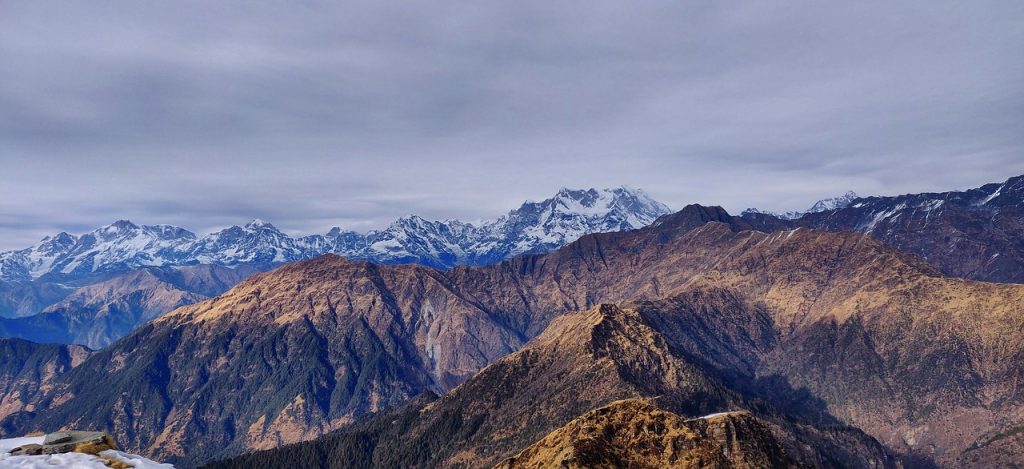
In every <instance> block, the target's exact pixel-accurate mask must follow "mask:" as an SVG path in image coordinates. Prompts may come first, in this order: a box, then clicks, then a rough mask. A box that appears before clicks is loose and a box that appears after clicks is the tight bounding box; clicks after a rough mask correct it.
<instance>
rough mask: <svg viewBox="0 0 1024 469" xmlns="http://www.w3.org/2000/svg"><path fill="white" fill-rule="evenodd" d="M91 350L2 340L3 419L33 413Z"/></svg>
mask: <svg viewBox="0 0 1024 469" xmlns="http://www.w3.org/2000/svg"><path fill="white" fill-rule="evenodd" d="M90 353H91V352H90V351H89V349H87V348H85V347H82V346H78V345H49V344H36V343H33V342H29V341H27V340H21V339H0V395H2V396H3V399H2V400H0V418H4V417H7V416H8V415H10V414H12V413H16V412H20V411H23V410H30V411H31V410H33V408H34V404H33V403H34V402H36V401H37V400H38V399H39V398H40V397H41V395H43V394H45V393H47V392H48V391H50V389H49V388H50V386H52V383H53V382H54V381H56V378H57V377H58V376H60V375H62V374H64V373H66V372H67V371H69V370H71V369H72V368H74V367H76V366H78V365H80V364H81V363H82V362H83V361H85V359H86V358H87V357H88V356H89V354H90Z"/></svg>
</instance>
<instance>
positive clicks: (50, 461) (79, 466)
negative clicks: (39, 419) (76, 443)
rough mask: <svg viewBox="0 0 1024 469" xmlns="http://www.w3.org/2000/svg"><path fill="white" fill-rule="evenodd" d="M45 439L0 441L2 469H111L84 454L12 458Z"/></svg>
mask: <svg viewBox="0 0 1024 469" xmlns="http://www.w3.org/2000/svg"><path fill="white" fill-rule="evenodd" d="M42 443H43V437H41V436H32V437H21V438H7V439H0V469H7V468H12V469H13V468H18V469H53V468H58V467H65V468H74V469H93V468H96V469H109V466H107V464H106V462H105V461H104V460H103V459H101V458H98V457H96V456H93V455H91V454H84V453H63V454H48V455H39V456H11V450H12V449H14V448H17V447H19V446H23V445H27V444H42ZM100 454H101V455H103V456H106V457H109V458H114V459H117V460H120V461H123V462H126V463H128V464H131V465H132V466H133V467H135V468H136V469H173V468H174V466H172V465H170V464H161V463H158V462H155V461H151V460H149V459H146V458H144V457H142V456H137V455H134V454H128V453H124V452H121V451H114V450H107V451H103V452H101V453H100Z"/></svg>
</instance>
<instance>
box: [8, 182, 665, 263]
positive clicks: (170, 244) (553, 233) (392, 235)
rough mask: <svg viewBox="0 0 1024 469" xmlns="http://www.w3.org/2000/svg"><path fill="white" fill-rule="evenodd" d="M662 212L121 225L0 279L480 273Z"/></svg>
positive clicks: (579, 209)
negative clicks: (289, 229) (363, 262)
mask: <svg viewBox="0 0 1024 469" xmlns="http://www.w3.org/2000/svg"><path fill="white" fill-rule="evenodd" d="M666 213H669V209H668V207H666V206H665V205H663V204H661V203H659V202H657V201H655V200H654V199H652V198H651V197H650V196H649V195H647V194H646V193H645V192H644V191H642V190H639V189H632V188H628V187H625V186H623V187H618V188H613V189H600V190H598V189H587V190H572V189H567V188H562V189H561V190H559V191H558V193H557V194H555V196H553V197H552V198H549V199H545V200H543V201H540V202H533V201H527V202H525V203H523V204H522V206H520V207H519V208H517V209H514V210H511V211H510V212H508V213H507V214H506V215H504V216H502V217H500V218H498V219H495V220H491V221H486V222H483V223H480V224H479V226H477V225H474V224H471V223H465V222H461V221H458V220H448V221H430V220H426V219H423V218H421V217H418V216H415V215H410V216H407V217H402V218H399V219H398V220H396V221H395V222H393V223H392V224H391V225H389V226H388V227H386V228H384V229H382V230H374V231H370V232H367V233H365V234H360V233H356V232H353V231H345V230H342V229H340V228H332V229H331V230H330V231H328V233H327V234H325V235H306V236H298V237H292V236H289V235H287V234H285V233H283V232H281V231H280V230H278V229H277V228H276V227H275V226H274V225H272V224H270V223H267V222H265V221H263V220H259V219H256V220H253V221H252V222H250V223H248V224H246V225H245V226H231V227H228V228H225V229H222V230H220V231H216V232H213V233H209V234H207V235H204V236H197V235H196V234H195V233H192V232H190V231H188V230H185V229H183V228H179V227H175V226H171V225H136V224H134V223H132V222H130V221H128V220H118V221H116V222H114V223H113V224H111V225H107V226H105V227H101V228H98V229H96V230H93V231H91V232H89V233H85V234H83V235H77V236H76V235H71V234H68V233H65V232H62V233H59V234H57V235H53V236H47V237H46V238H44V239H43V240H42V241H41V242H40V243H39V244H37V245H34V246H31V247H29V248H26V249H21V250H14V251H6V252H2V253H0V280H6V281H30V280H35V279H39V278H53V279H55V280H61V281H64V280H68V279H72V280H74V279H77V278H80V277H89V276H95V275H98V274H102V273H104V272H117V271H123V270H129V269H134V268H140V267H163V266H184V265H192V264H218V265H224V266H228V267H234V266H237V265H240V264H256V265H274V264H280V263H285V262H294V261H297V260H302V259H308V258H312V257H316V256H318V255H322V254H327V253H333V254H340V255H344V256H346V257H350V258H353V259H367V260H372V261H374V262H378V263H419V264H423V265H428V266H431V267H436V268H450V267H453V266H454V265H457V264H471V265H481V264H488V263H493V262H496V261H500V260H503V259H506V258H509V257H514V256H517V255H522V254H532V253H540V252H546V251H550V250H552V249H554V248H557V247H560V246H562V245H564V244H566V243H568V242H571V241H573V240H575V239H577V238H579V237H580V236H582V235H585V234H589V233H594V232H602V231H618V230H629V229H636V228H641V227H643V226H646V225H647V224H649V223H651V222H652V221H654V220H655V219H656V218H657V217H658V216H661V215H664V214H666Z"/></svg>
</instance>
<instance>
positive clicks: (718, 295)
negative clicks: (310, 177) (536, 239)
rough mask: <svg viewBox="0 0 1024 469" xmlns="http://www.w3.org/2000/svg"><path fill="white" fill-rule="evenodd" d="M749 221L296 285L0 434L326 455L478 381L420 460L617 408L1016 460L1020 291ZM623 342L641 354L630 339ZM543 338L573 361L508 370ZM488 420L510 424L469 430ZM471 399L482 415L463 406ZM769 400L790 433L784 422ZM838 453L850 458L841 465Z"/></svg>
mask: <svg viewBox="0 0 1024 469" xmlns="http://www.w3.org/2000/svg"><path fill="white" fill-rule="evenodd" d="M743 223H744V221H743V220H742V219H736V218H733V217H729V216H728V214H725V213H724V211H723V210H721V209H717V208H706V207H699V206H692V207H687V208H685V209H684V210H683V211H681V212H679V213H677V214H674V215H671V216H667V217H663V218H662V219H660V220H659V221H658V222H657V223H655V224H653V225H652V226H650V227H648V228H645V229H641V230H635V231H630V232H618V233H606V234H597V235H589V236H585V237H583V238H581V239H580V240H579V241H577V242H574V243H572V244H570V245H568V246H566V247H564V248H561V249H559V250H557V251H555V252H553V253H550V254H546V255H535V256H524V257H519V258H516V259H513V260H509V261H505V262H501V263H499V264H496V265H492V266H486V267H465V266H464V267H457V268H453V269H451V270H448V271H443V272H442V271H436V270H433V269H429V268H426V267H421V266H414V265H403V266H378V265H373V264H369V263H360V262H352V261H348V260H345V259H342V258H339V257H336V256H325V257H321V258H318V259H314V260H310V261H304V262H299V263H295V264H289V265H287V266H284V267H281V268H279V269H276V270H274V271H272V272H267V273H263V274H259V275H255V276H253V277H250V278H249V279H247V280H246V281H244V282H242V283H241V284H239V285H238V286H236V287H235V288H233V289H232V290H230V291H229V292H227V293H225V294H224V295H221V296H219V297H217V298H215V299H212V300H208V301H205V302H202V303H198V304H195V305H191V306H186V307H183V308H179V309H178V310H176V311H174V312H172V313H170V314H168V315H165V316H163V317H161V318H159V319H157V320H155V321H153V322H151V323H149V324H147V325H145V326H143V327H142V328H141V329H139V330H138V331H136V332H135V333H133V334H131V335H129V336H127V337H126V338H124V339H122V340H121V341H119V342H117V343H116V344H114V345H113V346H111V347H109V348H107V349H105V350H103V351H100V352H97V353H95V354H94V355H92V356H91V357H90V358H89V359H88V360H87V361H86V362H85V363H83V364H82V365H79V366H78V367H76V368H74V369H72V370H70V371H68V372H66V373H64V374H62V375H59V376H56V377H55V378H54V379H52V380H48V381H47V382H46V383H45V389H46V391H45V392H41V393H39V395H38V398H36V399H33V400H32V401H31V405H33V406H34V408H36V409H38V408H46V409H47V410H46V412H45V413H44V412H33V411H31V410H28V409H27V406H28V405H29V402H25V403H24V405H25V407H24V408H23V409H22V410H24V411H23V412H18V413H16V414H15V415H9V416H8V417H7V418H6V419H4V420H3V421H2V425H3V426H4V427H5V428H8V429H10V430H9V431H18V432H27V431H31V430H34V429H38V428H51V427H52V426H54V425H58V426H59V425H63V424H64V422H79V423H80V424H82V425H86V424H88V425H97V426H102V425H107V426H108V427H107V428H108V430H109V431H111V433H112V434H114V435H117V437H118V439H119V441H121V442H122V443H123V444H124V445H125V446H126V447H127V448H129V449H132V450H138V451H142V452H144V453H145V454H150V455H158V456H159V457H160V458H161V459H168V458H177V459H178V460H179V461H183V462H187V463H194V462H199V461H204V460H209V459H211V458H214V457H218V456H227V455H231V454H234V453H237V452H241V451H245V450H251V449H260V448H269V447H272V446H277V445H279V444H282V443H289V442H295V441H301V440H306V439H311V438H314V437H316V436H318V435H320V434H323V433H326V432H328V431H331V430H334V429H338V428H342V427H343V426H345V425H347V424H348V423H350V422H352V421H353V420H354V419H357V418H358V417H359V416H360V415H363V414H365V413H367V412H372V411H375V410H381V409H384V408H386V407H388V406H393V405H397V404H400V403H402V402H405V401H406V400H408V399H410V398H411V397H413V396H415V395H417V394H420V393H423V392H426V391H433V392H436V393H438V394H441V393H445V392H449V391H453V389H454V388H455V386H456V385H458V384H459V383H463V382H464V381H466V380H467V379H469V378H470V377H474V376H475V377H474V378H473V379H472V380H470V381H468V382H465V383H463V384H462V386H460V387H459V388H458V389H454V391H457V392H455V393H453V394H448V395H446V396H445V398H444V399H442V400H441V401H439V402H438V403H437V404H436V405H435V406H434V407H432V408H433V409H449V410H451V412H455V410H453V409H456V408H458V409H464V410H459V412H461V413H459V414H449V415H448V416H447V417H444V418H441V417H438V418H437V419H436V420H423V421H418V420H417V421H418V422H434V423H433V424H430V425H437V426H438V427H437V428H442V429H443V428H447V427H445V425H454V424H453V423H451V422H455V420H452V419H453V418H456V417H455V416H456V415H459V416H460V417H458V418H459V419H460V420H458V421H459V422H462V423H459V424H458V425H456V427H459V428H462V427H461V426H462V425H463V424H464V425H466V427H465V428H467V430H464V431H465V432H466V433H465V434H464V435H462V434H456V433H457V432H458V431H462V430H458V429H449V430H446V431H438V432H434V433H431V432H426V430H424V431H425V433H424V434H428V435H429V434H435V433H436V434H437V435H444V436H445V437H444V438H443V439H442V440H439V441H438V442H434V443H431V441H433V440H428V441H424V442H423V444H425V445H428V446H429V444H441V443H442V442H446V443H444V444H450V443H447V442H451V441H464V442H465V443H466V445H465V446H459V447H458V448H460V449H458V450H455V449H454V448H453V449H452V450H451V451H453V452H452V453H447V452H445V451H449V450H444V451H441V452H430V453H429V454H426V453H425V454H424V455H420V456H416V455H415V454H412V455H409V456H411V457H412V456H415V457H417V458H418V457H426V458H441V460H448V459H449V458H456V456H457V455H456V454H455V452H463V456H465V457H471V458H475V459H471V460H474V461H475V460H483V461H491V462H492V463H496V462H498V461H499V460H500V459H501V458H504V457H510V456H513V455H514V454H515V453H516V452H518V451H520V450H522V449H523V448H525V447H527V446H529V445H530V444H532V443H534V442H536V441H537V440H539V439H540V438H542V437H543V436H544V434H546V433H547V432H549V431H552V430H554V429H556V428H558V427H559V426H562V425H564V424H566V423H568V422H569V421H570V420H571V419H573V418H575V417H578V416H580V415H582V414H583V413H585V412H587V411H589V410H591V409H593V408H596V407H599V406H601V405H605V404H607V403H609V402H611V401H612V400H617V399H623V398H629V397H637V396H649V397H653V396H657V395H662V394H664V395H666V396H668V397H665V398H663V401H659V406H660V405H663V404H664V405H665V406H666V407H664V408H665V409H666V410H669V411H671V412H674V413H678V414H680V415H688V416H694V415H704V414H707V413H711V412H717V411H721V410H731V409H734V408H736V407H733V406H732V404H737V405H741V407H739V408H747V409H749V410H751V411H753V412H755V414H756V415H758V416H762V415H766V417H765V418H767V419H768V421H770V422H772V423H773V424H774V425H780V426H782V425H783V424H786V425H788V427H787V428H788V429H789V430H788V431H789V432H790V433H793V434H796V435H800V438H803V439H804V440H805V441H808V440H809V441H815V442H817V443H816V444H817V445H818V446H815V447H829V448H834V451H832V452H830V453H814V454H798V453H796V452H793V453H791V454H793V455H794V457H797V456H799V458H803V459H800V460H818V459H820V460H821V461H826V462H827V461H830V460H843V459H844V458H846V459H850V458H853V459H858V460H864V461H871V460H877V459H878V458H879V457H881V456H878V454H877V453H875V452H873V451H871V450H869V449H867V448H868V446H865V445H864V444H862V443H858V442H860V441H861V440H860V439H858V438H859V437H856V436H855V433H856V431H855V430H850V431H846V430H843V431H838V430H837V431H836V432H830V430H828V429H829V428H833V427H835V428H846V427H844V426H843V425H844V424H849V425H855V426H857V427H860V428H862V429H863V430H864V431H866V432H868V433H869V434H870V435H872V436H874V437H876V438H878V439H879V440H880V441H882V442H883V443H885V444H886V445H888V446H889V447H890V448H892V449H894V450H895V451H898V452H901V453H906V454H912V455H914V456H915V457H921V458H925V459H927V460H935V461H938V462H939V463H941V464H945V465H953V464H954V462H955V461H957V460H958V458H961V456H962V455H964V454H966V452H969V451H968V450H969V448H973V447H978V448H990V449H991V448H995V447H996V446H993V445H1001V444H1003V442H1011V441H1013V440H1012V437H1007V436H1000V435H1004V434H1005V435H1011V434H1012V433H1009V432H1010V429H1012V428H1015V427H1014V426H1015V425H1020V424H1021V422H1022V418H1021V417H1020V416H1021V415H1024V414H1022V411H1021V407H1020V402H1021V395H1020V390H1018V389H1017V388H1016V387H1015V386H1013V384H1012V383H1016V382H1018V381H1019V380H1020V378H1021V375H1022V369H1021V365H1020V364H1021V363H1022V362H1024V360H1021V358H1022V357H1024V355H1022V354H1024V351H1022V348H1021V346H1020V344H1024V336H1022V334H1024V313H1022V312H1021V309H1020V308H1021V305H1024V286H1020V285H1010V284H989V283H977V282H970V281H963V280H958V279H948V278H942V277H940V276H939V275H938V272H937V270H936V269H935V268H933V267H931V266H930V265H928V264H927V263H925V262H924V261H922V260H921V259H919V258H917V257H914V256H910V255H907V254H904V253H901V252H899V251H896V250H894V249H892V248H890V247H888V246H886V245H884V244H882V243H881V242H879V241H877V240H875V239H873V238H871V237H870V236H867V235H864V234H858V233H830V232H824V231H816V230H808V229H798V230H791V231H786V232H776V233H762V232H755V231H745V230H744V229H743V228H744V227H743V226H742V224H743ZM602 303H617V304H629V305H633V307H632V308H631V309H630V311H635V312H636V315H639V318H640V319H636V320H630V322H621V323H620V322H616V321H611V320H609V321H604V320H597V319H595V321H598V323H599V325H600V324H603V326H601V327H598V328H597V329H595V330H596V332H595V333H608V335H607V340H603V341H602V342H601V347H598V348H597V350H599V351H600V353H603V354H605V355H599V356H606V357H617V358H615V359H609V360H597V361H595V360H593V359H588V360H585V361H583V362H582V363H583V365H581V366H582V368H581V370H582V371H581V372H579V373H577V372H575V365H574V364H575V363H576V362H574V361H572V360H567V359H566V358H565V357H566V356H567V355H565V354H567V353H570V352H571V351H573V350H576V351H577V352H578V353H576V355H575V356H583V357H586V356H592V355H593V354H594V353H595V352H593V350H590V349H588V348H587V347H590V348H594V347H595V346H594V343H595V342H594V340H596V339H594V337H595V336H594V335H593V334H591V332H589V331H591V329H587V328H584V329H580V327H581V326H579V324H581V323H580V322H578V321H577V322H568V323H566V322H562V318H561V317H562V316H563V315H564V314H565V313H568V312H573V311H580V310H588V309H590V308H592V307H594V306H595V305H598V304H602ZM636 315H631V316H624V317H633V318H636V317H637V316H636ZM572 324H576V326H573V325H572ZM633 326H636V327H633ZM621 328H625V330H630V331H633V332H631V333H629V334H624V333H614V334H613V333H612V332H615V331H618V330H619V329H621ZM634 329H635V330H634ZM545 330H548V331H550V334H546V335H545V336H544V337H538V335H539V334H541V332H542V331H545ZM581 330H585V331H588V332H587V333H582V332H579V331H581ZM555 331H561V332H558V333H556V332H555ZM573 331H576V332H573ZM644 331H646V332H644ZM588 337H589V338H588ZM598 338H600V336H598ZM530 339H534V340H535V341H536V343H537V344H539V345H543V344H544V343H547V342H550V343H557V344H560V345H559V346H558V347H555V350H556V351H558V353H557V354H554V355H531V353H533V352H531V350H536V349H534V348H529V349H527V350H525V351H523V353H517V354H514V355H511V356H510V357H508V358H507V359H502V360H499V358H500V357H502V356H505V355H506V354H508V353H510V352H513V351H516V350H518V349H519V348H520V347H521V346H522V345H523V344H524V343H526V342H527V341H528V340H530ZM591 339H594V340H591ZM588 350H589V351H588ZM588 353H589V354H590V355H587V354H588ZM616 354H618V355H616ZM665 357H675V358H673V359H672V360H668V359H666V358H665ZM516 360H519V361H516ZM531 360H537V361H538V363H540V364H544V363H547V364H548V365H546V366H537V365H538V364H537V363H533V362H532V361H531ZM622 363H625V364H629V366H623V367H620V366H619V365H617V364H622ZM489 364H490V366H487V365H489ZM637 365H643V366H637ZM485 366H487V368H484V367H485ZM559 367H572V368H565V369H562V368H559ZM595 367H596V368H595ZM481 369H483V371H482V372H480V374H476V373H477V372H479V371H480V370H481ZM517 370H519V371H517ZM570 371H572V372H571V373H570ZM563 372H564V373H565V374H564V376H562V373H563ZM523 373H525V374H526V376H528V377H530V378H529V379H523V380H519V379H516V380H513V382H515V383H525V384H523V386H526V387H530V386H541V387H543V384H538V383H546V382H551V381H552V380H551V377H558V376H562V377H563V378H564V380H563V381H559V382H564V383H567V384H565V387H564V388H558V389H555V388H552V389H547V390H544V389H541V390H540V391H543V392H544V394H543V395H545V396H550V397H548V398H545V399H544V400H543V401H541V400H538V399H537V398H535V397H531V396H536V395H540V394H534V391H530V390H529V389H527V390H525V391H522V392H520V391H515V392H513V390H514V389H513V388H509V387H508V385H506V384H504V383H507V382H508V381H506V380H505V379H504V378H501V377H502V376H505V375H508V376H519V375H521V374H523ZM573 380H575V381H573ZM472 383H482V384H480V387H479V388H474V386H476V385H474V384H472ZM688 383H699V384H688ZM472 389H476V391H474V392H470V391H471V390H472ZM502 389H509V391H508V393H507V394H506V393H503V392H500V391H496V390H502ZM559 389H561V390H562V392H561V393H558V392H555V391H558V390H559ZM538 392H539V391H538ZM591 393H593V394H591ZM458 396H465V397H462V398H460V397H458ZM516 396H521V397H516ZM557 396H564V397H563V398H558V397H557ZM672 396H675V397H672ZM491 398H493V399H498V400H499V401H500V402H499V403H496V404H493V405H500V406H502V409H504V410H502V411H501V412H497V411H494V412H492V411H490V410H488V411H486V412H484V413H483V414H482V413H475V412H477V411H476V410H473V409H487V407H486V406H489V405H492V404H487V402H488V401H487V399H491ZM455 399H465V400H464V401H461V404H460V405H458V406H454V407H450V408H449V407H448V405H447V404H445V403H446V402H449V401H450V400H455ZM516 399H522V401H520V402H519V403H518V404H515V405H513V404H514V403H515V402H516V401H515V400H516ZM559 399H562V400H559ZM757 401H763V402H764V403H765V404H764V405H766V406H768V407H770V408H772V409H776V410H777V411H778V412H780V413H781V414H782V415H789V416H795V417H794V419H793V420H789V419H786V418H783V419H781V420H774V419H772V418H771V415H772V412H768V413H767V414H763V413H760V410H759V408H758V407H757V405H755V404H754V403H755V402H757ZM452 402H454V401H452ZM535 402H544V403H545V404H544V405H543V406H541V407H537V406H533V404H531V403H535ZM474 406H476V407H474ZM480 406H484V407H480ZM743 406H746V407H743ZM549 407H550V408H549ZM525 409H529V412H527V411H526V410H525ZM439 412H440V410H439ZM481 412H483V411H481ZM484 414H486V415H489V416H491V417H487V418H485V419H484V420H479V416H480V415H484ZM431 415H438V416H441V415H444V414H431ZM506 418H507V419H508V420H503V419H506ZM443 422H449V423H443ZM787 422H788V423H787ZM795 422H809V423H808V425H810V426H809V427H805V426H801V425H799V424H797V423H795ZM964 422H968V423H967V424H965V423H964ZM413 423H414V422H410V425H413ZM527 423H529V425H527ZM416 425H427V426H425V427H417V428H424V429H426V428H431V427H429V425H428V424H427V423H416ZM469 428H475V429H474V430H472V431H470V430H468V429H469ZM485 428H489V430H486V431H485V430H483V429H485ZM520 428H531V429H536V431H539V432H541V431H542V433H539V434H529V433H528V432H522V431H519V430H514V429H520ZM452 432H456V433H452ZM850 432H854V433H850ZM460 435H462V436H460ZM481 435H482V436H481ZM490 435H495V436H498V437H500V438H498V440H497V441H490V438H491V436H490ZM851 435H854V436H851ZM392 437H393V438H395V439H398V438H397V435H392ZM474 438H480V440H476V439H474ZM989 441H991V442H992V443H988V444H986V442H989ZM428 443H429V444H428ZM826 443H827V444H826ZM185 447H188V448H189V452H188V454H186V452H185V451H184V448H185ZM793 447H794V448H799V447H800V446H799V445H794V446H793ZM842 448H854V449H846V450H845V451H851V452H852V453H851V454H846V455H845V456H843V457H840V456H836V454H842V453H841V451H840V449H842ZM857 448H859V449H857ZM794 451H795V450H794ZM977 451H987V450H985V449H978V450H977ZM396 454H397V453H396ZM976 454H982V453H980V452H979V453H976ZM459 457H462V456H459ZM799 458H798V459H799ZM815 458H818V459H815ZM828 458H833V459H828ZM415 460H418V459H415ZM430 460H433V459H430ZM1010 460H1011V461H1012V460H1013V459H1012V457H1011V459H1010ZM823 464H824V463H823Z"/></svg>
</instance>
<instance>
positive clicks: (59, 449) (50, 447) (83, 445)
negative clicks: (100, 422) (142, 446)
mask: <svg viewBox="0 0 1024 469" xmlns="http://www.w3.org/2000/svg"><path fill="white" fill-rule="evenodd" d="M111 449H117V444H116V443H114V439H113V438H112V437H111V436H110V435H108V434H106V433H103V432H83V431H73V430H72V431H62V432H56V433H48V434H46V436H44V437H43V443H42V444H28V445H25V446H19V447H17V448H14V449H13V450H11V454H12V455H14V456H21V455H27V456H36V455H40V454H60V453H71V452H76V453H87V454H98V453H99V452H100V451H106V450H111Z"/></svg>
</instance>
